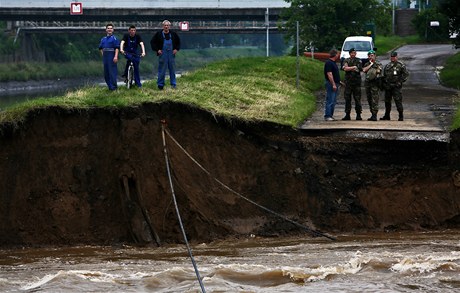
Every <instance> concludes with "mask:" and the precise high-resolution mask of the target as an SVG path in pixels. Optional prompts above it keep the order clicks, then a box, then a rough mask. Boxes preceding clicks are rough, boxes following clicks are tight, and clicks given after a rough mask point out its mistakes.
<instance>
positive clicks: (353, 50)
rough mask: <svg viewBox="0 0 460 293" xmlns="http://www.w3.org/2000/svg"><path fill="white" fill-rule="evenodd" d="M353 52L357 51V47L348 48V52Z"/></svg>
mask: <svg viewBox="0 0 460 293" xmlns="http://www.w3.org/2000/svg"><path fill="white" fill-rule="evenodd" d="M351 52H356V50H355V48H351V49H350V50H348V53H351Z"/></svg>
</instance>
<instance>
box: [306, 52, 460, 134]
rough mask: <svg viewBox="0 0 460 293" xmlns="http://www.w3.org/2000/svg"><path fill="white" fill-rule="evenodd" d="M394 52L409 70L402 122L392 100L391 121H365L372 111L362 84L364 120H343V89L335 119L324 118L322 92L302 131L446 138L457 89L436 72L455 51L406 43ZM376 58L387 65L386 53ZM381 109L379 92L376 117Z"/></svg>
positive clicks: (382, 106)
mask: <svg viewBox="0 0 460 293" xmlns="http://www.w3.org/2000/svg"><path fill="white" fill-rule="evenodd" d="M397 51H398V58H399V60H400V61H402V62H404V63H405V64H406V66H407V68H408V70H409V73H410V76H409V80H408V81H407V82H406V83H405V84H404V85H403V90H402V93H403V106H404V121H397V118H398V112H397V111H396V106H395V105H394V102H393V103H392V113H391V114H392V115H391V116H392V117H391V118H392V120H391V121H380V120H379V121H367V118H369V117H370V115H371V114H370V111H369V105H368V102H367V98H366V93H365V90H364V87H363V88H362V95H361V104H362V106H363V113H362V117H363V120H362V121H356V120H351V121H342V120H341V118H342V117H343V116H344V115H345V111H344V108H345V100H344V99H343V88H342V89H341V92H340V96H339V97H338V99H337V105H336V108H335V114H334V118H335V119H337V120H336V121H324V100H325V91H324V93H323V94H322V95H321V96H320V97H319V98H318V105H317V106H318V110H317V111H316V112H315V113H314V114H313V115H312V117H310V118H309V119H308V120H306V121H305V122H304V123H303V124H302V125H301V126H300V127H299V128H300V129H301V130H305V131H321V132H334V133H336V134H340V135H352V136H358V137H369V138H383V139H403V140H419V139H421V140H439V141H446V140H448V139H449V133H448V127H449V125H450V122H451V121H452V116H453V114H454V110H455V103H456V101H457V100H458V99H459V96H458V91H456V90H453V89H450V88H446V87H444V86H442V85H440V83H439V79H438V75H437V74H438V72H439V70H440V69H441V68H442V67H441V66H442V64H443V63H444V61H445V59H446V58H447V57H449V56H450V55H452V54H455V53H456V52H457V51H458V50H455V49H453V48H452V45H408V46H404V47H401V48H399V49H398V50H397ZM378 59H379V60H380V61H381V62H382V63H383V64H386V63H388V62H389V60H390V57H389V55H385V56H379V57H378ZM352 106H353V110H352V115H351V116H352V119H354V117H355V113H354V102H352ZM384 109H385V106H384V98H383V92H381V93H380V101H379V114H378V117H381V116H382V115H383V112H384Z"/></svg>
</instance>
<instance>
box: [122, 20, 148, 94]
mask: <svg viewBox="0 0 460 293" xmlns="http://www.w3.org/2000/svg"><path fill="white" fill-rule="evenodd" d="M138 47H141V54H140V55H139V54H138V52H137V48H138ZM120 52H121V54H124V55H125V57H126V59H127V61H126V66H125V71H124V74H123V77H125V78H126V77H127V76H128V66H129V62H130V61H131V62H133V65H134V81H135V83H136V85H137V87H142V84H141V77H140V74H139V64H140V63H141V58H140V57H144V56H145V47H144V41H142V37H141V35H139V34H138V33H136V27H135V26H134V25H131V26H130V27H129V29H128V33H127V34H124V35H123V39H122V40H121V44H120Z"/></svg>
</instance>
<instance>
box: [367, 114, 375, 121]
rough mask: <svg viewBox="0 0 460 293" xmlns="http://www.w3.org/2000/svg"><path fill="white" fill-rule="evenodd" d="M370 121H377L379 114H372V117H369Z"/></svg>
mask: <svg viewBox="0 0 460 293" xmlns="http://www.w3.org/2000/svg"><path fill="white" fill-rule="evenodd" d="M367 120H368V121H377V115H376V114H372V116H371V117H370V118H368V119H367Z"/></svg>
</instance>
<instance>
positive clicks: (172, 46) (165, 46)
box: [150, 20, 180, 90]
mask: <svg viewBox="0 0 460 293" xmlns="http://www.w3.org/2000/svg"><path fill="white" fill-rule="evenodd" d="M170 28H171V22H169V21H168V20H165V21H163V29H162V30H161V31H158V32H156V33H155V35H154V36H153V37H152V39H151V40H150V46H151V47H152V50H153V51H154V52H155V53H156V54H157V56H158V79H157V85H158V89H160V90H162V89H163V88H164V86H165V75H166V69H168V70H169V78H170V84H171V87H172V88H176V62H175V58H176V53H177V51H179V50H180V38H179V36H178V35H177V33H175V32H173V31H171V30H170Z"/></svg>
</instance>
